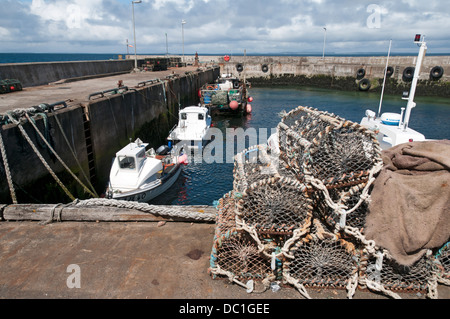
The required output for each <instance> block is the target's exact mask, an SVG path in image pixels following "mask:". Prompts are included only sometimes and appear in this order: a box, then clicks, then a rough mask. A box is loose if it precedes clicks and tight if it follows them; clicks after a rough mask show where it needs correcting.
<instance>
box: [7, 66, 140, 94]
mask: <svg viewBox="0 0 450 319" xmlns="http://www.w3.org/2000/svg"><path fill="white" fill-rule="evenodd" d="M133 68H134V60H103V61H73V62H35V63H7V64H0V79H17V80H19V81H20V82H21V83H22V85H23V86H24V87H31V86H38V85H46V84H49V83H52V82H56V81H61V80H63V79H74V78H81V77H89V76H98V75H105V74H106V75H108V74H109V75H112V74H119V73H125V72H130V71H132V70H133Z"/></svg>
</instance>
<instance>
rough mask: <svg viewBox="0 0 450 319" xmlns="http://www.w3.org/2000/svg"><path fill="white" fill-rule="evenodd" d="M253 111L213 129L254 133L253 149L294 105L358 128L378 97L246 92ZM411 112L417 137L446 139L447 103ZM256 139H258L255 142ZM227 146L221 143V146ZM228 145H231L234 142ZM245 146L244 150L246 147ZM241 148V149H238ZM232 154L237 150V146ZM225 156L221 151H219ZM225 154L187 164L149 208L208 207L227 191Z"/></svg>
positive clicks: (388, 99) (391, 102)
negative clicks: (418, 134) (164, 206)
mask: <svg viewBox="0 0 450 319" xmlns="http://www.w3.org/2000/svg"><path fill="white" fill-rule="evenodd" d="M250 96H252V97H253V98H254V101H253V102H252V103H251V104H252V108H253V112H252V114H250V115H247V116H244V117H224V116H222V117H213V121H212V123H213V127H215V128H218V129H220V130H221V131H222V132H223V136H224V137H226V132H227V129H228V131H229V130H230V129H231V130H232V129H238V128H242V129H243V130H244V131H245V132H247V131H251V132H256V134H258V135H263V136H258V137H257V138H256V139H252V140H253V141H255V140H256V141H257V143H258V144H261V143H262V142H264V138H267V137H268V136H270V132H271V131H272V130H273V129H275V128H276V127H277V125H278V123H279V122H280V120H281V118H280V113H282V112H283V111H286V112H289V111H291V110H292V109H294V108H296V107H298V106H308V107H313V108H316V109H318V110H320V111H327V112H330V113H334V114H336V115H338V116H340V117H342V118H345V119H347V120H350V121H353V122H356V123H360V121H361V119H362V117H364V116H365V111H366V110H367V109H371V110H373V111H375V112H378V108H379V103H380V95H379V94H378V93H368V92H342V91H334V90H324V89H313V88H293V87H291V88H251V89H250ZM415 100H416V103H417V106H416V107H415V108H414V109H413V110H412V113H411V120H410V125H409V126H410V127H411V128H413V129H415V130H417V131H419V132H421V133H422V134H424V135H425V137H426V138H427V139H450V99H445V98H420V97H417V98H416V99H415ZM406 102H407V101H404V100H402V99H401V96H386V95H385V96H384V98H383V103H382V109H381V111H382V112H395V113H400V111H401V110H400V109H401V107H406ZM260 137H261V138H260ZM229 142H232V141H224V145H225V144H226V143H229ZM232 143H234V144H237V142H236V141H233V142H232ZM248 143H250V141H247V144H246V145H245V147H246V148H247V147H249V146H253V145H249V144H248ZM241 148H242V147H241ZM234 149H235V153H237V152H240V151H242V150H243V149H238V147H237V145H235V147H234ZM224 153H225V152H224ZM226 157H228V159H229V156H226V154H224V160H223V161H221V162H220V163H218V162H213V163H206V162H204V161H203V162H201V163H198V162H194V161H192V162H190V163H189V164H188V165H187V166H185V167H183V172H182V173H181V175H180V178H179V179H178V180H177V182H176V183H175V185H174V186H173V188H172V189H170V190H169V191H168V192H166V193H165V194H164V195H162V196H160V197H159V198H156V199H154V200H153V201H152V202H151V203H155V204H165V205H213V204H214V202H215V201H217V200H218V199H220V198H221V197H222V196H223V195H224V194H226V193H228V192H229V191H231V190H232V188H233V165H234V164H233V162H230V161H229V160H228V161H227V159H226Z"/></svg>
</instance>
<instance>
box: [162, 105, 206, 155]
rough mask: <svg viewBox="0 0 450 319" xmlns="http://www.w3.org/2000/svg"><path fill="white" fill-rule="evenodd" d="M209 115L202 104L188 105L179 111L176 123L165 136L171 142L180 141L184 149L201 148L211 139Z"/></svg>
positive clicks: (176, 142)
mask: <svg viewBox="0 0 450 319" xmlns="http://www.w3.org/2000/svg"><path fill="white" fill-rule="evenodd" d="M210 128H211V115H210V114H209V109H208V108H207V107H204V106H188V107H185V108H184V109H181V110H180V111H179V118H178V125H175V127H174V128H173V129H172V130H171V131H170V133H169V136H168V137H167V140H168V141H171V143H174V145H175V144H178V143H180V142H181V143H182V144H183V146H184V147H186V150H190V151H192V150H195V149H198V150H201V149H202V148H203V146H205V145H206V144H207V143H208V141H209V140H210V139H211V136H210V134H209V130H210Z"/></svg>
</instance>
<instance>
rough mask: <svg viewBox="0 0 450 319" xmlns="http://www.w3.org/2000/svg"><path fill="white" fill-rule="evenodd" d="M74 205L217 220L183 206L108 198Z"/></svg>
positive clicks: (197, 219)
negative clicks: (164, 205)
mask: <svg viewBox="0 0 450 319" xmlns="http://www.w3.org/2000/svg"><path fill="white" fill-rule="evenodd" d="M73 204H74V205H75V206H77V207H87V206H109V207H117V208H127V209H136V210H139V211H142V212H146V213H151V214H157V215H160V216H167V217H179V218H186V219H190V220H195V221H209V222H214V221H215V220H216V213H206V212H188V211H186V209H185V208H183V206H179V207H177V208H175V207H170V208H169V207H163V206H158V205H151V204H148V203H140V202H133V201H125V200H117V199H106V198H91V199H86V200H75V201H74V202H73Z"/></svg>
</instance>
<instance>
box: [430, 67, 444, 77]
mask: <svg viewBox="0 0 450 319" xmlns="http://www.w3.org/2000/svg"><path fill="white" fill-rule="evenodd" d="M443 75H444V69H443V68H442V67H441V66H435V67H434V68H432V69H431V72H430V78H431V79H432V80H439V79H440V78H441V77H442V76H443Z"/></svg>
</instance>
